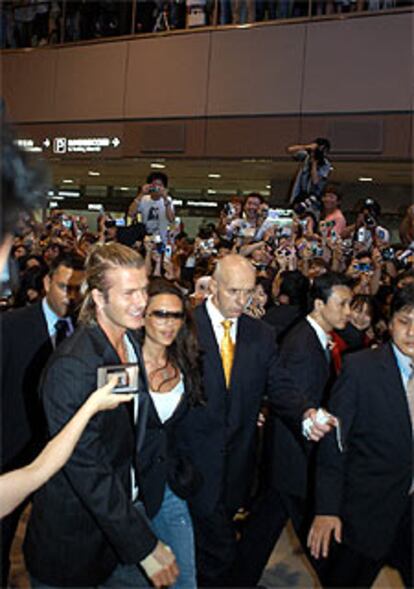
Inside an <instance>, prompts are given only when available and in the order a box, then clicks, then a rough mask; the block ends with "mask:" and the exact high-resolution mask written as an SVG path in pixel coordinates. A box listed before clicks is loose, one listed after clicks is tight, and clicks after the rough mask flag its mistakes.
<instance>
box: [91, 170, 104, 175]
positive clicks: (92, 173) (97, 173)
mask: <svg viewBox="0 0 414 589" xmlns="http://www.w3.org/2000/svg"><path fill="white" fill-rule="evenodd" d="M88 175H89V176H100V175H101V173H100V172H94V171H93V170H89V172H88Z"/></svg>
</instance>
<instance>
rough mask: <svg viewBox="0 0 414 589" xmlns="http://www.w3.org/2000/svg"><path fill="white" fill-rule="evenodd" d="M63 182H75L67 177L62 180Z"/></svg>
mask: <svg viewBox="0 0 414 589" xmlns="http://www.w3.org/2000/svg"><path fill="white" fill-rule="evenodd" d="M62 184H73V180H71V179H70V178H65V179H64V180H62Z"/></svg>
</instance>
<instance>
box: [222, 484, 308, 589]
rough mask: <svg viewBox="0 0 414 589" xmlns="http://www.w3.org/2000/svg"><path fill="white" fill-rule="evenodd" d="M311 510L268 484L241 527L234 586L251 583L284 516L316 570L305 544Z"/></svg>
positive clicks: (278, 533) (279, 531)
mask: <svg viewBox="0 0 414 589" xmlns="http://www.w3.org/2000/svg"><path fill="white" fill-rule="evenodd" d="M310 516H311V512H310V509H309V506H308V504H307V502H306V500H305V499H301V498H300V497H296V496H294V495H290V494H288V493H281V492H280V491H278V490H276V489H274V488H272V487H268V488H267V489H264V490H263V492H262V494H261V495H260V496H259V497H258V498H257V500H256V501H255V502H254V503H253V506H252V510H251V513H250V516H249V518H248V520H247V522H246V525H245V527H244V529H243V532H242V536H241V539H240V542H239V544H238V552H237V558H236V563H235V566H234V570H233V580H234V584H235V586H236V587H255V586H256V585H257V584H258V582H259V580H260V577H261V576H262V574H263V571H264V569H265V567H266V564H267V561H268V560H269V558H270V555H271V554H272V552H273V549H274V547H275V545H276V543H277V541H278V540H279V538H280V536H281V534H282V532H283V529H284V527H285V526H286V524H287V522H288V520H289V519H290V520H291V521H292V524H293V527H294V529H295V532H296V535H297V536H298V538H299V541H300V543H301V545H302V549H303V551H304V552H306V553H307V556H308V558H309V560H310V561H311V563H312V565H313V566H314V568H315V569H316V572H318V568H319V563H318V562H314V561H313V559H311V558H310V555H309V554H308V550H307V547H306V540H307V533H308V530H309V524H310Z"/></svg>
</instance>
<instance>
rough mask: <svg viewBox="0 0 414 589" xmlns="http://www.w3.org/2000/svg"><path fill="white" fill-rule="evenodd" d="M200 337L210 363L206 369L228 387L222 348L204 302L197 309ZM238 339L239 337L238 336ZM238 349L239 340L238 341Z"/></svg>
mask: <svg viewBox="0 0 414 589" xmlns="http://www.w3.org/2000/svg"><path fill="white" fill-rule="evenodd" d="M196 318H197V327H198V329H197V331H198V338H199V341H200V344H201V351H202V353H203V355H204V357H205V358H208V361H209V365H208V366H205V369H206V370H208V371H209V374H214V375H215V377H216V378H217V380H218V381H219V384H220V387H221V388H222V389H226V382H225V379H224V371H223V364H222V362H221V356H220V350H219V347H218V344H217V340H216V335H215V333H214V329H213V326H212V324H211V321H210V317H209V316H208V313H207V310H206V304H205V303H203V304H202V305H201V306H200V307H198V308H197V310H196ZM236 340H237V338H236ZM236 350H237V342H236Z"/></svg>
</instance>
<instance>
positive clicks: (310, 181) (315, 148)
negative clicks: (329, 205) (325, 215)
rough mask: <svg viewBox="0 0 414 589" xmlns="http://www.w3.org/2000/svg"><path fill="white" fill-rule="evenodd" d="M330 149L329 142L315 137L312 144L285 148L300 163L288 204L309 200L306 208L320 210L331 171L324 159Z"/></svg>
mask: <svg viewBox="0 0 414 589" xmlns="http://www.w3.org/2000/svg"><path fill="white" fill-rule="evenodd" d="M330 148H331V144H330V142H329V140H328V139H325V138H323V137H317V138H316V139H315V140H314V141H313V142H312V143H308V144H304V145H302V144H298V145H290V146H289V147H288V148H287V152H288V153H289V154H291V155H293V157H294V158H295V159H296V160H298V161H300V162H302V163H301V166H300V168H299V170H298V172H297V175H296V178H295V181H294V183H293V188H292V193H291V196H290V201H289V202H290V203H293V204H297V203H302V202H303V201H306V200H307V199H311V202H310V203H309V204H308V206H312V207H313V208H317V209H319V208H320V204H319V203H320V199H321V197H322V194H323V191H324V188H325V186H326V182H327V179H328V176H329V174H330V173H331V170H332V165H331V162H330V161H329V160H328V159H327V157H326V155H327V154H328V153H329V150H330ZM311 197H313V198H311Z"/></svg>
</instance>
